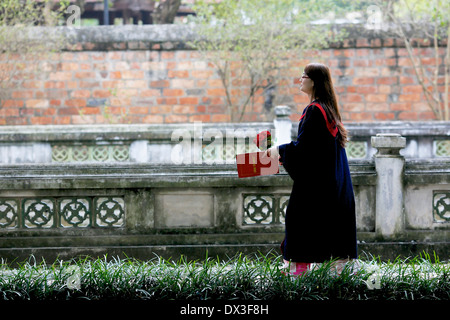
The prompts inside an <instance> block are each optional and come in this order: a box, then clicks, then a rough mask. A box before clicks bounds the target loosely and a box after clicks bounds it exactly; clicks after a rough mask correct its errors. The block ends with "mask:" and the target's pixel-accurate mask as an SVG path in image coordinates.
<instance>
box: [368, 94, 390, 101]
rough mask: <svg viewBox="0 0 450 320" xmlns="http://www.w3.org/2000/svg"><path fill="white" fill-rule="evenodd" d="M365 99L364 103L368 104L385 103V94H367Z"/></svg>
mask: <svg viewBox="0 0 450 320" xmlns="http://www.w3.org/2000/svg"><path fill="white" fill-rule="evenodd" d="M365 98H366V101H368V102H386V101H387V95H386V94H368V95H367V96H366V97H365Z"/></svg>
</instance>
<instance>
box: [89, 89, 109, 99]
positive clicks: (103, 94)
mask: <svg viewBox="0 0 450 320" xmlns="http://www.w3.org/2000/svg"><path fill="white" fill-rule="evenodd" d="M92 96H93V97H94V98H109V97H111V91H109V90H94V91H93V92H92Z"/></svg>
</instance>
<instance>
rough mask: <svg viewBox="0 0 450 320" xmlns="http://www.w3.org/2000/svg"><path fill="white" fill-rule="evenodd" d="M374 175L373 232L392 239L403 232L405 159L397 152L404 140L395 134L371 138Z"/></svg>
mask: <svg viewBox="0 0 450 320" xmlns="http://www.w3.org/2000/svg"><path fill="white" fill-rule="evenodd" d="M371 140H372V146H373V147H374V148H376V149H378V152H377V153H376V154H375V168H376V171H377V187H376V209H375V214H376V216H375V232H376V233H377V234H378V235H380V236H382V237H383V238H386V239H394V238H395V237H396V235H398V234H401V233H402V231H403V230H404V226H405V222H404V214H403V207H404V206H403V171H404V166H405V158H404V157H403V156H402V155H400V149H403V148H404V147H405V146H406V139H405V138H404V137H402V136H400V135H399V134H391V133H388V134H377V135H376V136H375V137H372V138H371Z"/></svg>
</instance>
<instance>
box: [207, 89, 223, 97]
mask: <svg viewBox="0 0 450 320" xmlns="http://www.w3.org/2000/svg"><path fill="white" fill-rule="evenodd" d="M206 94H207V95H208V96H211V97H214V96H217V97H224V96H226V92H225V89H208V91H207V93H206Z"/></svg>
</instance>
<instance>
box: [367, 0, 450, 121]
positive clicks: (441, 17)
mask: <svg viewBox="0 0 450 320" xmlns="http://www.w3.org/2000/svg"><path fill="white" fill-rule="evenodd" d="M375 3H376V5H377V7H378V8H379V9H380V13H381V14H382V15H381V18H383V19H384V21H382V24H381V25H380V27H381V28H382V29H383V30H384V31H386V32H390V33H393V34H394V36H397V37H399V38H400V39H402V40H403V42H404V44H405V48H406V50H407V51H408V56H409V58H410V60H411V62H412V64H413V67H414V72H415V75H416V78H417V81H418V83H419V84H420V86H421V87H422V91H423V93H424V96H425V99H426V101H427V103H428V105H429V106H430V108H431V110H432V111H433V113H434V114H435V116H436V118H437V119H438V120H447V121H448V120H450V105H449V94H450V92H449V86H450V2H448V1H447V0H432V1H425V0H388V1H381V0H376V1H375ZM424 46H427V47H430V48H431V49H432V50H433V63H432V64H427V65H425V64H424V63H423V61H422V57H421V56H420V55H417V50H416V51H415V50H414V49H415V48H416V49H421V48H422V47H424ZM441 48H442V49H444V51H445V53H444V54H442V53H441V51H443V50H442V49H441ZM442 82H443V83H442ZM442 89H443V90H442ZM442 91H443V92H442Z"/></svg>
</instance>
